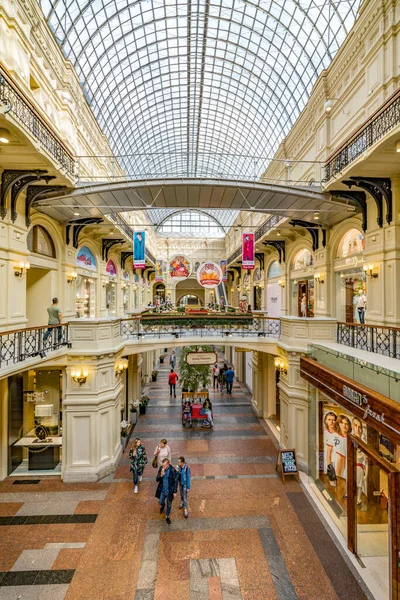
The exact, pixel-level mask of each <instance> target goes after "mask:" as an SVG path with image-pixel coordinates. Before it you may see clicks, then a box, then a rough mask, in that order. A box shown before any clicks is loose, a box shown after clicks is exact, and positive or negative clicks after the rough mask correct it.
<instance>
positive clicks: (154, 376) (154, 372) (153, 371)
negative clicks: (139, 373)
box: [151, 369, 158, 381]
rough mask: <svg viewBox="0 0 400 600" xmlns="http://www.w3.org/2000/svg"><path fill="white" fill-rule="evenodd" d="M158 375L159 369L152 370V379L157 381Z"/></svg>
mask: <svg viewBox="0 0 400 600" xmlns="http://www.w3.org/2000/svg"><path fill="white" fill-rule="evenodd" d="M157 375H158V371H156V369H153V370H152V372H151V380H152V381H157Z"/></svg>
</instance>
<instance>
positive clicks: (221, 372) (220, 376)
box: [218, 366, 225, 393]
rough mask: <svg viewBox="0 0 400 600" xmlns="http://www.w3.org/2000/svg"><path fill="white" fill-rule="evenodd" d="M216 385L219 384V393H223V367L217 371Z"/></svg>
mask: <svg viewBox="0 0 400 600" xmlns="http://www.w3.org/2000/svg"><path fill="white" fill-rule="evenodd" d="M218 384H219V391H220V392H221V393H222V392H223V391H224V384H225V366H223V367H221V368H220V370H219V373H218Z"/></svg>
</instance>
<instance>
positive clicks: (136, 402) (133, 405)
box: [129, 400, 140, 412]
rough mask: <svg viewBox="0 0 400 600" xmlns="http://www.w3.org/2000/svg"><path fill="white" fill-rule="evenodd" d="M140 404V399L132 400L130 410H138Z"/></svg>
mask: <svg viewBox="0 0 400 600" xmlns="http://www.w3.org/2000/svg"><path fill="white" fill-rule="evenodd" d="M139 406H140V400H131V401H130V404H129V410H130V411H131V412H138V410H139Z"/></svg>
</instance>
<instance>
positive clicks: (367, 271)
mask: <svg viewBox="0 0 400 600" xmlns="http://www.w3.org/2000/svg"><path fill="white" fill-rule="evenodd" d="M363 269H364V273H365V274H366V275H367V277H371V279H372V278H373V279H375V278H376V277H378V273H374V272H373V270H374V265H368V267H367V265H364V267H363Z"/></svg>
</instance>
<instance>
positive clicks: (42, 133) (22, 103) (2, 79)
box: [0, 71, 75, 178]
mask: <svg viewBox="0 0 400 600" xmlns="http://www.w3.org/2000/svg"><path fill="white" fill-rule="evenodd" d="M0 102H1V103H3V104H5V105H7V106H8V107H9V109H10V110H9V113H10V114H11V115H12V116H13V117H14V118H15V119H16V120H17V121H18V122H19V123H20V124H21V125H23V126H24V128H25V129H27V130H28V131H29V133H30V134H31V135H33V137H34V138H35V139H36V140H38V141H39V142H40V144H41V145H42V146H43V148H44V149H45V150H46V151H47V152H48V153H49V154H50V155H51V156H52V157H53V158H54V159H55V160H56V161H57V162H58V163H59V165H60V166H61V167H62V168H63V169H65V171H66V172H67V174H68V175H70V176H71V178H75V160H74V159H73V157H72V155H71V154H70V153H69V152H68V150H67V149H66V148H65V146H64V144H63V143H62V142H61V141H60V140H59V139H58V138H57V136H56V135H55V134H54V133H53V132H52V131H51V129H50V127H49V126H48V125H46V123H45V122H44V121H43V120H42V118H41V117H40V116H39V115H38V114H37V112H36V111H35V109H34V108H33V107H32V106H30V105H29V103H28V101H27V100H25V99H24V98H23V96H22V93H21V92H20V91H19V90H18V89H17V88H16V86H15V85H14V84H13V83H12V81H11V80H10V79H9V78H8V77H7V76H6V74H5V73H4V72H3V71H0Z"/></svg>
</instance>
